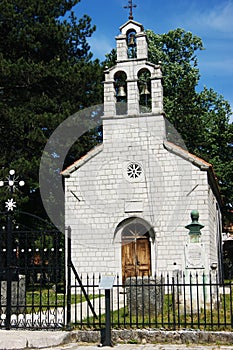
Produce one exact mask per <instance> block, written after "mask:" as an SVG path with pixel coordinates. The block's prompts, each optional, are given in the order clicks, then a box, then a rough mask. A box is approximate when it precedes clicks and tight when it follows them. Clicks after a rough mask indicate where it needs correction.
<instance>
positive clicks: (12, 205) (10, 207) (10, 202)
mask: <svg viewBox="0 0 233 350" xmlns="http://www.w3.org/2000/svg"><path fill="white" fill-rule="evenodd" d="M5 204H6V208H7V211H10V210H11V211H13V210H14V208H16V202H14V200H13V198H11V199H8V201H7V202H5Z"/></svg>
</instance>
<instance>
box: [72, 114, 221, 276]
mask: <svg viewBox="0 0 233 350" xmlns="http://www.w3.org/2000/svg"><path fill="white" fill-rule="evenodd" d="M104 131H105V133H104V147H103V151H102V152H101V153H99V154H98V155H97V156H96V157H94V158H92V159H90V160H89V161H88V162H87V163H86V164H84V165H83V166H82V167H80V168H79V169H78V170H76V171H75V172H73V173H72V174H71V177H70V178H68V179H66V225H67V226H68V225H69V226H71V228H72V238H73V239H72V242H73V243H72V249H73V252H72V255H73V263H74V265H75V266H76V267H77V269H78V271H79V272H83V273H85V272H91V273H92V272H98V273H103V272H105V273H106V272H113V273H119V274H121V236H120V234H116V236H115V230H116V227H117V225H118V224H119V223H120V222H122V221H123V220H124V219H126V218H129V217H140V218H143V219H144V220H146V221H147V222H148V223H149V224H150V225H151V226H152V227H153V229H154V231H155V242H154V243H153V242H151V246H152V257H153V259H154V261H153V262H152V272H153V273H155V272H157V273H161V272H169V271H173V270H177V269H178V270H183V269H184V268H185V259H184V256H185V255H184V250H185V244H186V243H187V242H188V230H187V229H185V228H184V226H185V225H187V224H189V223H190V222H191V219H190V212H191V210H193V209H197V210H198V211H199V213H200V222H201V223H202V224H203V225H205V228H204V229H203V230H202V241H203V243H204V245H205V251H206V256H209V254H210V251H212V253H211V254H213V257H214V254H215V253H214V252H215V250H214V249H212V248H211V244H210V242H211V241H212V240H213V235H214V233H213V232H212V230H214V229H215V228H214V227H213V226H211V224H210V220H209V213H210V211H211V210H212V211H213V212H214V209H213V208H212V204H210V200H211V198H210V189H209V185H208V177H207V173H206V171H201V170H200V169H199V168H197V167H196V166H194V165H192V164H191V163H190V162H187V161H186V160H184V159H182V158H180V157H178V156H177V155H174V154H172V153H170V152H168V151H167V150H166V149H165V148H164V146H163V140H164V135H165V131H164V120H163V117H162V116H150V117H143V118H137V120H136V121H135V119H132V118H128V119H125V118H122V119H121V118H118V119H115V120H113V119H109V120H105V121H104ZM134 161H136V162H138V164H140V165H141V167H142V169H143V174H142V176H141V177H140V178H139V179H138V180H137V181H135V182H134V181H131V180H129V178H128V176H127V172H126V170H127V166H128V165H129V163H130V162H134ZM70 190H72V191H73V192H74V193H75V195H76V196H77V197H78V198H79V200H77V198H75V196H74V195H73V194H72V193H71V192H70ZM213 215H214V214H213ZM211 249H212V250H211ZM205 265H206V268H207V266H209V258H207V259H206V261H205Z"/></svg>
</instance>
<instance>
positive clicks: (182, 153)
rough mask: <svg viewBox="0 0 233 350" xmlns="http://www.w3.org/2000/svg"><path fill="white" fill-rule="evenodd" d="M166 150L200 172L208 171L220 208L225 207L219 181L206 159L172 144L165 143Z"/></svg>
mask: <svg viewBox="0 0 233 350" xmlns="http://www.w3.org/2000/svg"><path fill="white" fill-rule="evenodd" d="M163 145H164V148H166V149H167V150H168V151H169V152H171V153H174V154H176V155H177V156H179V157H181V158H183V159H185V160H187V161H188V162H190V163H192V164H193V165H195V166H197V167H198V168H199V169H200V170H203V171H207V172H208V174H209V179H210V183H211V186H212V189H213V191H214V193H215V195H216V198H217V200H218V202H219V204H220V206H222V205H223V200H222V197H221V194H220V189H219V185H218V179H217V176H216V174H215V172H214V169H213V165H212V164H210V163H208V162H206V161H205V160H204V159H202V158H199V157H197V156H195V155H194V154H192V153H189V152H188V151H186V150H185V149H183V148H181V147H179V146H177V145H175V144H174V143H172V142H169V141H164V143H163Z"/></svg>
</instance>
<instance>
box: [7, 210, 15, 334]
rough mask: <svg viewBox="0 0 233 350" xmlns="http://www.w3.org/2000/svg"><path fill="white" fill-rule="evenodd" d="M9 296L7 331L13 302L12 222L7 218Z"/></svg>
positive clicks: (9, 325)
mask: <svg viewBox="0 0 233 350" xmlns="http://www.w3.org/2000/svg"><path fill="white" fill-rule="evenodd" d="M6 260H7V261H6V262H7V269H6V271H7V276H6V283H7V294H6V329H8V330H9V329H10V328H11V302H12V272H13V271H12V220H11V217H10V214H8V216H7V256H6Z"/></svg>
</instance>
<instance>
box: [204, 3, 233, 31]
mask: <svg viewBox="0 0 233 350" xmlns="http://www.w3.org/2000/svg"><path fill="white" fill-rule="evenodd" d="M200 20H202V21H203V22H204V24H205V23H206V25H207V26H208V27H210V28H212V29H215V30H218V31H220V32H225V33H232V31H233V2H232V1H228V2H225V3H222V4H220V5H218V6H216V7H215V8H213V9H212V10H211V11H210V12H209V13H207V14H204V16H201V17H200Z"/></svg>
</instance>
